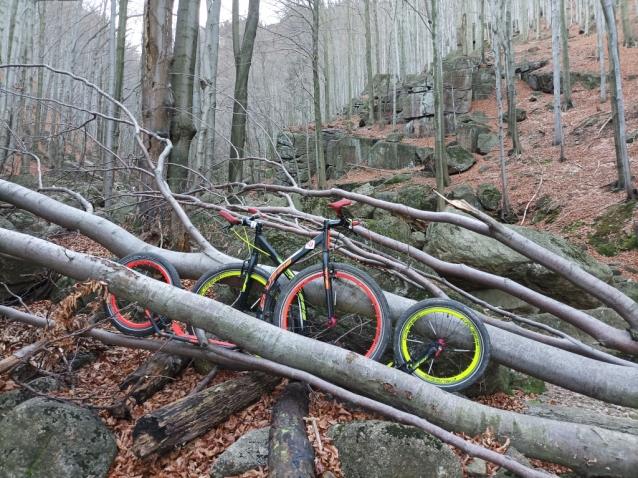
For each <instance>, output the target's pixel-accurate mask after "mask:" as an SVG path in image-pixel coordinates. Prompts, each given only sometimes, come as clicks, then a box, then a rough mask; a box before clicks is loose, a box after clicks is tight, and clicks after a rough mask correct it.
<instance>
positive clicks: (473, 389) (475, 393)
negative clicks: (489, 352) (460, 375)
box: [461, 362, 510, 398]
mask: <svg viewBox="0 0 638 478" xmlns="http://www.w3.org/2000/svg"><path fill="white" fill-rule="evenodd" d="M509 386H510V371H509V370H508V369H507V367H504V366H503V365H499V364H497V363H494V362H491V363H490V364H489V365H488V366H487V368H486V369H485V372H483V375H481V377H480V378H479V379H478V380H477V381H476V382H474V383H473V384H472V385H470V386H469V387H467V388H465V389H463V390H461V394H463V395H465V396H466V397H471V398H473V397H482V396H484V395H490V394H492V393H495V392H503V393H507V391H508V390H509Z"/></svg>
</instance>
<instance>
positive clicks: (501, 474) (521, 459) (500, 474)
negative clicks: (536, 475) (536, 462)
mask: <svg viewBox="0 0 638 478" xmlns="http://www.w3.org/2000/svg"><path fill="white" fill-rule="evenodd" d="M505 456H509V457H510V458H511V459H512V460H514V461H516V462H518V463H520V464H521V465H525V466H526V467H528V468H533V466H532V464H531V463H530V461H529V460H528V459H527V458H526V457H525V456H524V455H523V454H522V453H520V452H519V451H518V450H517V449H516V448H514V447H513V446H510V447H509V448H508V449H507V451H506V452H505ZM518 476H519V475H517V474H516V473H512V472H511V471H510V470H508V469H507V468H503V467H501V468H500V469H499V470H498V471H497V472H496V475H494V478H516V477H518Z"/></svg>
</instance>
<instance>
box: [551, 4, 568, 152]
mask: <svg viewBox="0 0 638 478" xmlns="http://www.w3.org/2000/svg"><path fill="white" fill-rule="evenodd" d="M560 37H561V34H560V12H559V0H552V62H553V67H554V70H553V71H554V142H553V143H552V144H553V145H554V146H559V145H560V155H559V157H558V161H560V162H562V161H564V160H565V149H564V145H563V119H562V115H561V111H562V110H561V103H560V86H561V74H560Z"/></svg>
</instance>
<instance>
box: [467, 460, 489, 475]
mask: <svg viewBox="0 0 638 478" xmlns="http://www.w3.org/2000/svg"><path fill="white" fill-rule="evenodd" d="M467 474H468V476H470V477H471V478H487V476H489V475H488V474H487V463H486V462H485V460H481V459H480V458H474V459H473V460H472V463H469V464H468V465H467Z"/></svg>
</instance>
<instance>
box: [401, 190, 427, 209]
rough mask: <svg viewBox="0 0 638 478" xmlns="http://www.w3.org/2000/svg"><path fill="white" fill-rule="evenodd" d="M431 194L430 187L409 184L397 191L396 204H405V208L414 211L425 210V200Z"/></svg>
mask: <svg viewBox="0 0 638 478" xmlns="http://www.w3.org/2000/svg"><path fill="white" fill-rule="evenodd" d="M431 194H432V187H431V186H419V185H417V184H410V185H409V186H404V187H402V188H401V189H399V191H398V195H397V202H399V203H401V204H405V205H406V206H409V207H412V208H414V209H422V210H425V207H426V199H427V197H428V196H429V195H431Z"/></svg>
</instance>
